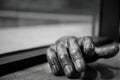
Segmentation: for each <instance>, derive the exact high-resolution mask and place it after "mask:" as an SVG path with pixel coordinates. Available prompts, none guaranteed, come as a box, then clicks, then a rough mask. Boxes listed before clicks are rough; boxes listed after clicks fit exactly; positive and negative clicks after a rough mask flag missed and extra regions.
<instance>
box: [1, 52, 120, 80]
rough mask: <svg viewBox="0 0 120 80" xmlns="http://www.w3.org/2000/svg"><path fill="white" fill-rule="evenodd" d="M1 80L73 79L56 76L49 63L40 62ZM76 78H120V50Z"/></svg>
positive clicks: (86, 79) (93, 64)
mask: <svg viewBox="0 0 120 80" xmlns="http://www.w3.org/2000/svg"><path fill="white" fill-rule="evenodd" d="M0 80H71V79H68V78H66V76H54V75H53V74H52V73H51V70H50V68H49V65H48V63H43V64H38V65H35V66H33V67H30V68H26V69H24V70H20V71H17V72H13V73H10V74H7V75H4V76H1V77H0ZM75 80H120V52H119V53H118V54H117V55H116V56H115V57H113V58H110V59H100V60H98V61H97V62H94V63H91V64H88V68H87V70H86V71H85V73H83V74H82V75H81V77H80V78H78V79H75Z"/></svg>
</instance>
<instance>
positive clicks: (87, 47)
mask: <svg viewBox="0 0 120 80" xmlns="http://www.w3.org/2000/svg"><path fill="white" fill-rule="evenodd" d="M80 41H81V40H80ZM80 41H79V42H80ZM81 43H82V46H83V52H84V53H85V54H86V56H93V55H94V49H95V46H94V41H93V39H92V37H89V36H86V37H83V39H82V42H81Z"/></svg>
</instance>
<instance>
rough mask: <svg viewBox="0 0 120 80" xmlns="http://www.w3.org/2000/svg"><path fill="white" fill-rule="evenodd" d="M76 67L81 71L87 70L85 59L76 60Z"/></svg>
mask: <svg viewBox="0 0 120 80" xmlns="http://www.w3.org/2000/svg"><path fill="white" fill-rule="evenodd" d="M75 68H76V70H77V71H78V72H79V73H81V72H83V71H85V69H86V65H85V62H84V61H83V60H80V59H77V60H76V61H75Z"/></svg>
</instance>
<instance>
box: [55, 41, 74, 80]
mask: <svg viewBox="0 0 120 80" xmlns="http://www.w3.org/2000/svg"><path fill="white" fill-rule="evenodd" d="M57 52H58V53H57V55H58V59H59V61H60V63H61V65H62V68H63V70H64V73H65V75H66V76H67V77H69V78H71V77H73V76H74V73H75V70H74V66H73V64H72V62H71V60H70V58H69V55H68V52H67V49H66V47H65V46H64V45H63V44H61V43H59V44H58V45H57Z"/></svg>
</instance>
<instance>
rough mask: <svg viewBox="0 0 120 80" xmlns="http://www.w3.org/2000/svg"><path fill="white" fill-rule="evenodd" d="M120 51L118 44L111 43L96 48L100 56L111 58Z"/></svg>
mask: <svg viewBox="0 0 120 80" xmlns="http://www.w3.org/2000/svg"><path fill="white" fill-rule="evenodd" d="M118 52H119V46H118V45H111V46H107V47H102V48H95V53H96V54H97V55H98V56H99V57H100V58H111V57H113V56H115V55H116V54H117V53H118Z"/></svg>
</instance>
